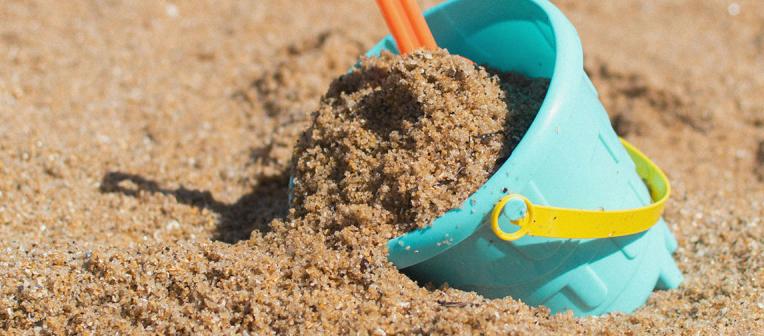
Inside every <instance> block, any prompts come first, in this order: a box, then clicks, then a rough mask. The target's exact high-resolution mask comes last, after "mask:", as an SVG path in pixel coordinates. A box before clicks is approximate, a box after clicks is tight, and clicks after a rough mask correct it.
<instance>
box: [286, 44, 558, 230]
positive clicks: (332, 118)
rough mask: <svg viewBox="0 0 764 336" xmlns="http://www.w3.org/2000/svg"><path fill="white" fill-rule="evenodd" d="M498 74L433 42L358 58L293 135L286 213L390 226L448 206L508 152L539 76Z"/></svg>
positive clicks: (322, 222)
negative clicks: (429, 47)
mask: <svg viewBox="0 0 764 336" xmlns="http://www.w3.org/2000/svg"><path fill="white" fill-rule="evenodd" d="M502 77H503V78H504V79H505V80H503V81H502V80H501V79H500V76H499V75H494V74H489V73H488V71H487V70H486V69H485V68H483V67H481V66H479V65H476V64H474V63H472V62H471V61H469V60H467V59H465V58H463V57H459V56H453V55H449V54H448V51H446V50H443V49H441V50H436V51H434V52H429V51H420V52H415V53H413V54H411V55H405V56H404V57H394V56H393V55H391V54H389V53H385V54H383V55H382V56H381V57H375V58H367V59H364V60H363V61H362V62H361V63H360V64H359V66H358V68H356V69H355V70H354V71H352V72H351V73H349V74H347V75H342V76H340V77H339V78H338V79H337V80H335V81H334V82H332V84H331V85H330V86H329V91H328V92H327V93H326V94H325V95H324V96H323V97H322V98H321V104H320V106H319V107H318V110H317V111H316V112H315V113H314V114H313V123H312V124H311V125H310V127H309V128H308V129H307V130H306V132H305V133H304V134H303V135H302V136H301V137H300V141H299V142H298V144H297V147H296V148H295V151H294V158H293V161H294V168H293V169H292V176H293V177H294V179H293V180H292V181H293V197H292V202H291V204H290V206H291V207H292V208H294V214H293V216H292V217H293V218H298V217H299V218H304V219H307V218H310V219H307V222H310V223H312V225H314V226H316V227H323V228H326V229H330V230H341V229H343V228H344V227H347V226H369V227H374V228H377V227H383V226H392V227H394V228H395V230H394V231H393V232H392V233H393V234H395V235H399V234H402V233H406V232H408V231H411V230H413V229H417V228H423V227H426V226H429V225H430V223H432V221H433V220H435V218H437V217H439V216H440V215H442V214H444V213H445V212H446V211H449V210H451V209H454V208H458V207H459V206H460V205H461V204H462V203H463V202H464V201H465V200H466V199H467V197H468V196H469V195H470V194H472V193H473V192H475V191H477V189H478V188H479V187H480V186H481V185H482V184H483V183H485V181H486V180H488V178H489V177H490V176H491V174H493V172H494V171H496V170H497V169H498V168H499V167H500V166H501V164H502V163H503V162H504V161H505V160H506V159H507V158H508V157H509V155H510V153H511V151H512V149H513V148H514V147H515V146H516V145H517V143H518V142H519V140H520V139H521V138H522V136H523V134H524V133H525V131H526V130H527V129H528V127H529V126H530V123H531V122H532V121H533V119H534V118H535V115H536V112H538V110H539V108H540V107H541V103H542V102H543V99H544V95H545V94H546V91H547V87H548V83H549V80H548V79H543V78H539V79H528V78H525V77H523V76H522V75H513V74H506V75H504V74H502Z"/></svg>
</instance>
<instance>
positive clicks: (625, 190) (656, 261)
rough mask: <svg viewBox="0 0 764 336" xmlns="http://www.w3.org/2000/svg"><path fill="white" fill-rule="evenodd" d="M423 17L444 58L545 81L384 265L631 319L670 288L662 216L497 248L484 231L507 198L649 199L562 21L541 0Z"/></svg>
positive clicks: (609, 204)
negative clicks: (460, 188)
mask: <svg viewBox="0 0 764 336" xmlns="http://www.w3.org/2000/svg"><path fill="white" fill-rule="evenodd" d="M425 15H426V19H427V22H428V24H429V25H430V28H431V29H432V32H433V34H434V36H435V38H436V40H437V42H438V45H439V46H441V47H444V48H446V49H448V50H449V51H450V52H451V53H454V54H459V55H462V56H465V57H467V58H469V59H470V60H473V61H475V62H476V63H478V64H482V65H488V66H491V67H493V68H495V69H499V70H502V71H515V72H519V73H522V74H524V75H526V76H530V77H548V78H551V83H550V86H549V91H548V92H547V94H546V98H545V100H544V102H543V104H542V106H541V109H540V110H539V112H538V115H537V117H536V119H535V120H534V122H533V123H532V125H531V127H530V128H529V130H528V132H527V133H526V134H525V136H524V137H523V139H522V140H521V141H520V143H519V144H518V146H517V147H516V148H515V150H514V152H513V153H512V155H511V156H510V158H509V159H508V160H507V161H506V162H505V163H504V164H503V165H502V166H501V167H500V169H499V170H498V171H497V172H496V173H495V174H494V175H493V176H492V177H491V178H490V179H489V180H488V181H487V182H486V183H485V184H484V185H483V186H482V187H481V188H480V189H479V190H478V191H476V192H475V193H474V194H472V195H471V196H470V197H469V198H468V199H467V200H465V201H464V203H463V204H462V205H461V207H460V208H458V209H454V210H451V211H449V212H447V213H445V214H444V215H442V216H441V217H439V218H438V219H436V220H435V221H434V222H433V223H432V225H431V226H430V227H428V228H424V229H420V230H416V231H412V232H410V233H407V234H405V235H403V236H400V237H397V238H395V239H392V240H390V242H389V243H388V247H389V259H390V260H391V261H392V262H393V263H394V264H395V265H396V266H397V267H398V268H399V269H401V270H402V271H403V272H404V273H406V274H408V275H409V276H411V277H412V278H414V279H416V280H418V281H420V282H423V283H426V282H432V283H434V284H436V285H438V284H442V283H448V285H449V286H451V287H455V288H459V289H463V290H468V291H475V292H477V293H480V294H481V295H484V296H486V297H490V298H499V297H505V296H512V297H514V298H516V299H519V300H521V301H523V302H525V303H527V304H529V305H544V306H547V307H549V308H550V309H551V311H552V312H560V311H565V310H572V311H573V313H574V314H576V315H597V314H603V313H607V312H612V311H621V312H631V311H633V310H634V309H636V308H638V307H639V306H641V305H642V304H644V302H645V301H646V300H647V298H648V296H649V295H650V293H651V292H652V291H653V289H654V288H656V287H657V288H665V289H667V288H674V287H676V286H678V284H679V283H680V282H681V280H682V276H681V273H680V272H679V270H678V269H677V267H676V265H675V263H674V260H673V259H672V257H671V253H672V252H673V251H674V250H675V249H676V241H675V239H674V237H673V235H672V234H671V232H670V231H669V229H668V227H667V226H666V224H665V223H664V221H663V220H662V219H661V220H660V221H659V222H658V223H657V224H656V225H654V226H653V227H652V228H650V229H649V230H648V231H645V232H642V233H639V234H635V235H630V236H624V237H617V238H608V239H589V240H582V239H550V238H541V237H529V236H526V237H523V238H521V239H519V240H516V241H512V242H508V241H502V240H500V239H498V238H497V237H496V236H495V235H494V233H493V232H492V230H491V228H490V225H489V224H488V218H489V215H490V213H491V210H492V209H493V207H494V205H495V204H496V202H498V201H499V199H500V198H502V197H503V196H505V195H507V194H510V193H517V194H522V195H524V196H526V197H527V198H528V199H529V200H530V201H531V202H533V203H534V204H540V205H552V206H556V207H565V208H577V209H606V210H618V209H631V208H637V207H641V206H644V205H647V204H650V203H651V198H650V193H649V191H648V190H647V187H646V186H645V184H644V183H643V182H642V180H641V179H640V177H639V176H638V175H637V173H636V171H635V168H634V163H633V162H632V161H631V159H630V157H629V155H628V154H627V152H626V150H625V149H624V147H623V145H622V144H621V143H620V141H619V139H618V136H617V135H616V134H615V132H614V131H613V128H612V126H611V124H610V120H609V119H608V116H607V113H606V111H605V109H604V107H603V106H602V104H601V102H600V100H599V98H598V95H597V91H596V89H595V88H594V86H593V85H592V83H591V81H590V79H589V77H588V76H587V75H586V73H585V72H584V68H583V52H582V49H581V42H580V40H579V38H578V35H577V33H576V31H575V29H574V28H573V26H572V25H571V23H570V22H569V21H568V20H567V19H566V18H565V17H564V15H563V14H562V13H561V12H560V11H559V10H558V9H557V8H556V7H554V6H553V5H552V4H551V3H549V2H548V1H546V0H514V1H509V0H453V1H448V2H445V3H443V4H441V5H438V6H436V7H435V8H432V9H431V10H429V11H427V13H426V14H425ZM382 50H389V51H392V52H397V50H396V47H395V43H394V42H393V40H392V39H391V38H390V37H389V36H388V37H387V38H385V39H383V40H382V41H381V42H380V43H379V44H377V45H376V46H375V47H374V48H373V49H372V50H370V51H369V53H368V55H377V54H379V53H380V52H381V51H382ZM503 221H504V222H507V220H506V219H504V220H503ZM508 226H511V225H509V224H508ZM507 230H508V231H510V230H511V229H510V228H507Z"/></svg>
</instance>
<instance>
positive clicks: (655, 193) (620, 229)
mask: <svg viewBox="0 0 764 336" xmlns="http://www.w3.org/2000/svg"><path fill="white" fill-rule="evenodd" d="M621 142H622V143H623V146H624V147H626V151H627V152H628V153H629V156H630V157H631V159H632V160H633V161H634V164H635V165H636V170H637V174H638V175H639V176H640V177H641V178H642V179H643V180H644V182H645V184H646V185H647V187H648V189H649V190H650V196H651V198H652V200H653V203H651V204H649V205H647V206H644V207H641V208H636V209H627V210H608V211H605V210H583V209H568V208H557V207H553V206H547V205H538V204H533V203H531V202H530V201H529V200H528V199H527V198H526V197H524V196H522V195H519V194H510V195H507V196H504V197H502V198H501V199H500V200H499V202H497V203H496V205H495V206H494V208H493V211H492V212H491V228H492V229H493V232H494V234H496V236H498V237H499V238H501V239H502V240H507V241H512V240H517V239H520V238H522V237H523V236H526V235H528V236H537V237H547V238H570V239H595V238H612V237H619V236H627V235H631V234H635V233H640V232H643V231H647V230H648V229H649V228H650V227H652V226H653V225H654V224H655V223H657V222H658V219H660V217H661V215H662V214H663V209H664V206H665V203H666V200H667V199H668V198H669V194H670V193H671V185H670V184H669V181H668V178H667V177H666V174H664V173H663V171H661V169H660V168H658V166H656V165H655V163H653V162H652V161H651V160H650V159H649V158H647V156H645V154H643V153H642V152H640V151H639V150H638V149H636V148H635V147H634V146H633V145H632V144H630V143H629V142H627V141H626V140H624V139H621ZM510 201H514V202H523V203H525V208H526V209H525V211H523V213H522V214H521V216H519V218H516V219H513V220H511V222H512V223H513V224H515V225H517V226H519V227H520V229H519V230H517V231H515V232H506V231H504V230H502V229H501V227H500V226H499V215H500V214H501V212H502V210H503V209H504V206H505V205H506V204H507V203H508V202H510Z"/></svg>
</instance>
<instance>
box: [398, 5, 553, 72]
mask: <svg viewBox="0 0 764 336" xmlns="http://www.w3.org/2000/svg"><path fill="white" fill-rule="evenodd" d="M427 22H428V24H429V25H430V28H431V29H432V32H433V35H434V36H435V40H436V41H437V43H438V45H439V46H441V47H443V48H446V49H448V51H449V52H451V53H453V54H458V55H461V56H464V57H467V58H469V59H470V60H472V61H474V62H476V63H478V64H481V65H484V66H489V67H491V68H494V69H496V70H500V71H514V72H519V73H522V74H523V75H525V76H529V77H547V78H551V77H552V74H553V73H554V67H555V56H556V55H555V36H554V33H553V29H552V25H551V22H550V19H549V16H548V15H547V13H546V12H545V11H544V10H543V8H541V7H540V6H539V5H538V4H537V3H535V2H533V1H498V0H470V1H451V2H446V3H444V4H442V5H439V6H436V7H435V8H433V9H431V10H430V11H428V15H427ZM385 44H386V45H385V46H384V48H385V49H388V50H396V48H395V45H394V43H393V41H392V40H389V39H388V40H387V41H386V43H385Z"/></svg>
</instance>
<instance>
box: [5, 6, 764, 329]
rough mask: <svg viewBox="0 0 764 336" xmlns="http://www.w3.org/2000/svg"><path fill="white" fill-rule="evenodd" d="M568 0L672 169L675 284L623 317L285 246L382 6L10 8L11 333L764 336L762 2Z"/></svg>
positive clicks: (596, 72) (632, 126)
mask: <svg viewBox="0 0 764 336" xmlns="http://www.w3.org/2000/svg"><path fill="white" fill-rule="evenodd" d="M433 3H434V1H427V2H424V4H425V5H432V4H433ZM556 3H557V4H558V5H559V6H560V7H561V9H562V10H563V11H564V12H565V13H566V15H568V17H569V18H570V19H571V21H572V22H573V24H574V25H575V26H576V28H577V29H578V31H579V34H580V35H581V38H582V42H583V46H584V53H585V63H586V70H587V72H588V73H589V75H590V76H591V77H592V80H593V82H594V84H595V86H596V87H597V89H598V91H599V93H600V96H601V98H602V100H603V103H604V104H605V106H606V108H607V109H608V112H609V113H610V116H611V119H612V121H613V124H614V126H615V128H616V130H617V131H618V132H619V134H620V135H622V136H624V137H625V138H626V139H628V140H629V141H631V142H632V143H634V144H635V145H637V146H638V147H639V148H640V149H642V150H643V151H644V152H645V153H646V154H647V155H649V156H650V157H651V158H652V159H654V160H655V161H656V162H657V163H658V164H659V166H661V167H662V168H663V169H664V170H665V171H666V172H667V174H668V176H669V178H670V179H671V181H672V186H673V188H674V193H673V196H672V198H671V199H670V201H669V202H668V204H667V208H666V213H665V219H666V221H667V222H668V224H669V226H670V227H671V229H672V230H673V231H674V233H675V235H676V237H677V240H678V242H679V248H678V250H677V253H676V255H675V259H676V260H677V264H678V266H679V268H680V269H681V270H682V272H683V274H684V276H685V281H684V282H683V283H682V285H681V286H680V287H679V288H678V289H675V290H670V291H658V292H655V293H654V294H653V295H652V296H651V298H650V300H649V301H648V302H647V304H646V305H645V306H644V307H642V308H641V309H639V310H637V311H636V312H635V313H633V314H629V315H626V314H609V315H605V316H601V317H588V318H574V317H573V316H572V315H570V314H558V315H549V314H548V312H547V311H546V310H545V309H543V308H534V307H528V306H526V305H524V304H522V303H520V302H517V301H515V300H512V299H511V298H505V299H499V300H488V299H484V298H482V297H480V296H478V295H476V294H474V293H465V292H462V291H459V290H454V289H427V288H421V287H419V286H418V285H417V284H416V283H414V282H413V281H411V280H409V279H408V278H406V276H405V275H402V274H400V273H398V272H397V271H396V270H395V269H394V268H392V267H390V266H389V265H387V266H380V267H377V266H376V265H384V264H385V254H384V251H381V250H379V249H373V248H369V249H368V250H366V251H360V252H359V251H356V252H353V253H351V252H348V251H324V250H325V249H326V245H325V244H323V242H322V241H320V240H319V239H315V240H314V241H312V243H308V244H299V245H297V244H289V243H288V240H279V239H278V238H277V235H276V233H277V232H283V231H284V230H289V228H288V227H285V226H288V225H289V222H287V221H284V220H281V219H282V218H285V217H286V216H287V215H288V212H289V210H288V201H287V185H288V178H289V174H290V173H289V167H290V164H291V160H292V152H293V150H294V145H295V142H296V140H297V138H298V137H299V136H300V134H301V133H302V132H303V131H304V130H305V129H306V127H308V126H309V125H310V122H311V119H310V113H311V112H312V111H315V110H316V109H317V108H318V106H319V102H320V97H321V96H322V95H323V94H324V93H325V92H326V90H327V89H328V87H329V84H330V83H331V81H332V80H333V79H334V78H336V77H337V76H339V75H341V74H343V73H344V72H345V71H346V70H347V69H348V68H349V67H350V66H351V65H352V64H354V63H355V62H356V60H357V58H358V56H359V55H360V54H362V53H363V51H364V50H366V49H367V48H369V47H370V46H371V45H373V43H375V42H376V41H377V40H378V39H379V38H381V37H382V36H383V35H384V34H385V26H384V23H383V22H382V20H381V19H380V18H379V14H378V13H377V9H376V8H375V6H374V3H373V2H371V1H360V0H359V1H335V0H327V1H321V2H315V1H302V0H295V1H288V2H286V1H248V2H241V1H195V2H177V3H170V2H166V1H140V2H138V1H136V2H128V1H102V2H101V1H69V2H63V1H5V2H3V4H2V5H0V237H2V239H0V251H2V252H1V253H0V328H2V329H3V330H5V331H6V332H8V333H13V334H15V333H66V332H69V333H72V332H80V333H84V334H103V333H106V334H114V333H115V332H116V331H120V333H123V334H124V333H184V334H196V333H223V334H229V333H242V332H244V331H245V330H246V331H249V333H250V334H268V333H284V334H292V333H319V332H324V333H330V334H333V333H355V332H358V333H368V334H390V333H395V332H400V333H456V332H460V333H466V332H472V333H507V332H518V333H585V334H588V333H603V334H617V335H620V334H629V333H631V334H643V333H646V332H654V333H663V334H676V333H683V334H696V333H702V334H720V333H724V334H735V333H738V334H754V333H756V332H759V331H760V330H764V290H763V289H762V287H763V286H764V254H763V252H764V251H763V249H764V246H762V245H763V244H764V223H763V220H762V218H763V217H764V168H762V166H764V96H763V95H762V94H761V92H764V76H762V75H761V74H763V73H764V24H762V22H764V3H761V2H758V1H739V2H725V1H710V0H709V1H692V0H685V1H669V0H660V1H651V2H647V3H644V2H639V1H618V2H615V1H611V2H581V1H574V0H568V1H558V2H556ZM274 220H275V221H274ZM295 232H298V231H295ZM359 236H360V237H363V235H355V236H354V237H359ZM378 238H379V237H372V238H368V239H369V244H368V246H372V244H371V242H372V240H373V239H378ZM295 239H300V240H302V241H308V242H311V240H310V237H309V236H298V235H295ZM355 246H364V245H363V242H361V243H359V244H357V245H355ZM265 247H267V248H265ZM315 251H323V252H325V253H318V254H316V255H317V257H316V259H315V260H309V259H307V258H294V256H295V255H307V254H309V253H312V252H315ZM361 255H363V256H365V257H364V258H366V259H364V258H361V257H357V258H356V259H353V258H351V257H348V258H345V257H346V256H361ZM364 265H365V266H364ZM327 267H330V268H331V269H334V270H345V272H344V273H343V274H342V275H340V276H332V277H329V276H327V274H330V272H326V269H328V268H327ZM359 284H362V285H359ZM308 303H310V304H308Z"/></svg>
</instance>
